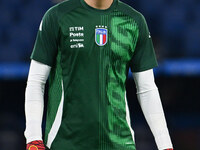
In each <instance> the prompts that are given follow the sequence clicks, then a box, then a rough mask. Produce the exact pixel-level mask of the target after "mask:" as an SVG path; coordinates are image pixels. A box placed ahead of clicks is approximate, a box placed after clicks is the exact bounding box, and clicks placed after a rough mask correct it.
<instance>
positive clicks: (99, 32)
mask: <svg viewBox="0 0 200 150" xmlns="http://www.w3.org/2000/svg"><path fill="white" fill-rule="evenodd" d="M95 41H96V43H97V45H99V46H104V45H106V43H107V41H108V29H107V27H106V26H97V28H96V29H95Z"/></svg>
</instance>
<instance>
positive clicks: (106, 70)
mask: <svg viewBox="0 0 200 150" xmlns="http://www.w3.org/2000/svg"><path fill="white" fill-rule="evenodd" d="M31 58H32V59H33V60H36V61H38V62H41V63H43V64H46V65H49V66H51V72H50V77H49V99H48V106H47V119H46V128H45V144H46V145H47V146H48V147H49V148H50V149H51V150H135V142H134V132H133V130H132V128H131V124H130V117H129V109H128V105H127V100H126V87H125V83H126V79H127V76H128V71H129V68H131V70H132V72H141V71H145V70H148V69H151V68H153V67H155V66H156V65H157V62H156V58H155V53H154V49H153V44H152V40H151V37H150V34H149V31H148V27H147V24H146V21H145V19H144V17H143V16H142V15H141V14H140V13H139V12H137V11H136V10H134V9H133V8H131V7H130V6H128V5H126V4H124V3H122V2H121V1H118V0H114V2H113V3H112V5H111V6H110V8H108V9H106V10H99V9H95V8H93V7H90V6H89V5H87V3H85V1H84V0H68V1H64V2H62V3H59V4H57V5H55V6H54V7H52V8H51V9H49V10H48V11H47V13H46V14H45V15H44V17H43V19H42V21H41V24H40V28H39V31H38V35H37V39H36V43H35V46H34V50H33V53H32V56H31Z"/></svg>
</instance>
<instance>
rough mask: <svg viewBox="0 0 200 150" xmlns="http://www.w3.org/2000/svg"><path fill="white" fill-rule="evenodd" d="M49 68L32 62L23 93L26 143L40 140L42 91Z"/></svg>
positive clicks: (42, 105) (42, 104)
mask: <svg viewBox="0 0 200 150" xmlns="http://www.w3.org/2000/svg"><path fill="white" fill-rule="evenodd" d="M50 70H51V67H49V66H47V65H44V64H42V63H39V62H37V61H34V60H32V61H31V65H30V70H29V75H28V81H27V87H26V92H25V116H26V130H25V132H24V135H25V137H26V142H27V143H29V142H31V141H34V140H42V128H41V124H42V117H43V108H44V89H45V83H46V80H47V78H48V76H49V72H50Z"/></svg>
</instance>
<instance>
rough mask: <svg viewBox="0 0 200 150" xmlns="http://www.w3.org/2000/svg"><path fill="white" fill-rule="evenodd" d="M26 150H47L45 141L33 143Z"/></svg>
mask: <svg viewBox="0 0 200 150" xmlns="http://www.w3.org/2000/svg"><path fill="white" fill-rule="evenodd" d="M26 150H45V146H44V143H43V141H32V142H30V143H28V144H27V146H26Z"/></svg>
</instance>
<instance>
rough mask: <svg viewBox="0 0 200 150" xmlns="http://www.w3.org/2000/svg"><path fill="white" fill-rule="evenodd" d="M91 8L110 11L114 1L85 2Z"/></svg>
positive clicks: (87, 0) (88, 0)
mask: <svg viewBox="0 0 200 150" xmlns="http://www.w3.org/2000/svg"><path fill="white" fill-rule="evenodd" d="M84 1H85V2H86V3H87V4H88V5H89V6H91V7H93V8H96V9H102V10H103V9H108V8H109V7H110V6H111V5H112V3H113V0H84Z"/></svg>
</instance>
